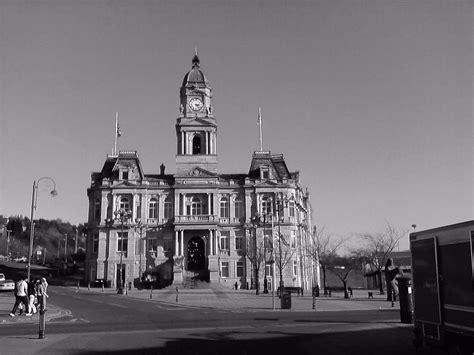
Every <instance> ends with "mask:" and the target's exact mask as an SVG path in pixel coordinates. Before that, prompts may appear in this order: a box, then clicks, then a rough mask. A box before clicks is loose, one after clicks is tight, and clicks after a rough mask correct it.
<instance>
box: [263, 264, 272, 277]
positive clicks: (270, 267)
mask: <svg viewBox="0 0 474 355" xmlns="http://www.w3.org/2000/svg"><path fill="white" fill-rule="evenodd" d="M265 270H266V273H267V277H268V276H273V275H272V264H268V263H267V264H266V265H265Z"/></svg>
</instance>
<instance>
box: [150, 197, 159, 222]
mask: <svg viewBox="0 0 474 355" xmlns="http://www.w3.org/2000/svg"><path fill="white" fill-rule="evenodd" d="M157 217H158V200H157V199H156V198H154V197H153V198H152V199H150V203H149V204H148V218H157Z"/></svg>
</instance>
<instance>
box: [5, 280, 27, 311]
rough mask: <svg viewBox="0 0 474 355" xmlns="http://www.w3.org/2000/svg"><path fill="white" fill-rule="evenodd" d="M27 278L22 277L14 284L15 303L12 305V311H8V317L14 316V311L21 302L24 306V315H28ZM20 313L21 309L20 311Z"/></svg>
mask: <svg viewBox="0 0 474 355" xmlns="http://www.w3.org/2000/svg"><path fill="white" fill-rule="evenodd" d="M26 281H27V278H22V279H20V280H19V281H18V282H17V283H16V285H15V304H14V306H13V309H12V311H11V312H10V317H15V313H16V311H17V309H18V307H19V306H20V304H23V305H24V307H25V312H27V313H26V315H27V316H28V315H30V316H31V314H28V313H29V310H28V284H27V282H26ZM20 315H21V311H20Z"/></svg>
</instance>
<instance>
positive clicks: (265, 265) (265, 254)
mask: <svg viewBox="0 0 474 355" xmlns="http://www.w3.org/2000/svg"><path fill="white" fill-rule="evenodd" d="M266 225H267V212H266V211H265V213H264V214H263V269H264V270H263V274H264V275H263V293H268V280H267V241H266V239H265V238H266V235H265V232H266Z"/></svg>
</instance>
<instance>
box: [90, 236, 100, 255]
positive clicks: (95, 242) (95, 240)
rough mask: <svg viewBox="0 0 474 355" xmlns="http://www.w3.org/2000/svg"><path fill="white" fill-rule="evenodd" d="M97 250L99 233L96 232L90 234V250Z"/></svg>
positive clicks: (94, 251)
mask: <svg viewBox="0 0 474 355" xmlns="http://www.w3.org/2000/svg"><path fill="white" fill-rule="evenodd" d="M98 251H99V234H98V233H96V234H94V235H93V236H92V252H93V253H97V252H98Z"/></svg>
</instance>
